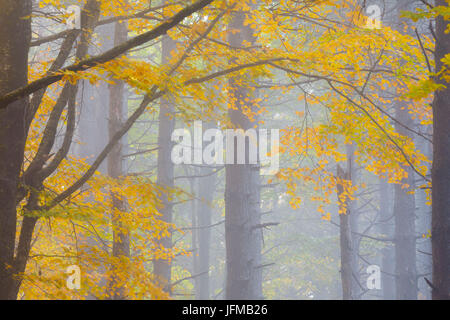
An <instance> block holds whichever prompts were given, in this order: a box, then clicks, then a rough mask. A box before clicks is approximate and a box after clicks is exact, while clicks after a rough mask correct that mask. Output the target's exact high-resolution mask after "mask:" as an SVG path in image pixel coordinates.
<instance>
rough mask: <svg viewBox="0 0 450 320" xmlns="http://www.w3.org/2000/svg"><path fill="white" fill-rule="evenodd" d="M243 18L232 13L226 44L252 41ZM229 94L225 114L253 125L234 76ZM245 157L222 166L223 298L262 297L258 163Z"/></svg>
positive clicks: (247, 96)
mask: <svg viewBox="0 0 450 320" xmlns="http://www.w3.org/2000/svg"><path fill="white" fill-rule="evenodd" d="M244 20H245V13H244V12H236V13H234V14H233V18H232V21H231V23H230V28H231V29H233V30H236V29H238V30H240V32H237V33H233V32H231V33H230V34H229V43H230V45H231V46H233V47H239V46H242V44H243V41H246V42H247V43H254V41H255V39H254V36H253V32H252V29H251V28H250V27H249V26H244ZM230 93H231V100H232V101H233V102H232V103H233V104H234V106H233V107H234V108H230V109H229V117H230V119H231V122H232V123H233V125H234V126H235V127H237V128H240V129H243V130H247V129H249V128H254V127H255V124H256V122H251V121H250V120H249V119H248V117H247V116H246V115H245V114H244V113H243V108H244V107H246V106H248V105H249V102H248V101H251V99H252V98H253V97H252V96H251V95H250V92H249V89H247V88H245V87H242V86H240V85H239V84H237V79H232V80H230ZM252 108H253V106H252ZM248 140H249V139H246V143H245V145H246V153H248V151H249V148H250V141H248ZM227 144H228V141H227ZM236 145H237V144H236V143H235V144H234V154H235V158H236V152H237V148H236ZM228 148H229V146H227V149H228ZM248 160H249V159H246V161H247V162H246V164H227V165H226V186H225V238H226V264H227V275H226V290H225V292H226V299H238V300H242V299H262V266H261V244H262V233H261V232H262V231H261V229H260V227H259V226H260V221H261V212H260V180H259V170H260V169H259V165H255V164H253V165H252V164H249V161H248ZM235 163H236V162H235Z"/></svg>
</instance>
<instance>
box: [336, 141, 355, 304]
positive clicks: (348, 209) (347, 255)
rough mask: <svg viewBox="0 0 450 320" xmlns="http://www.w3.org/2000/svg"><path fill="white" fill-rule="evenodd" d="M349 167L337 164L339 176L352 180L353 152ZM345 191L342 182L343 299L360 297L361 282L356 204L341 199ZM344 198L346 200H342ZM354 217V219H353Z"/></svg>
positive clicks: (338, 192)
mask: <svg viewBox="0 0 450 320" xmlns="http://www.w3.org/2000/svg"><path fill="white" fill-rule="evenodd" d="M347 154H348V158H347V168H346V169H345V170H344V169H342V168H341V166H339V165H338V166H337V176H338V177H339V178H340V179H342V180H347V181H352V173H353V172H354V169H353V165H354V163H353V156H352V154H353V152H350V149H349V152H347ZM343 192H344V187H343V186H342V184H338V185H337V195H338V199H340V202H339V211H340V214H339V228H340V230H339V231H340V232H339V235H340V251H341V280H342V298H343V300H356V299H358V292H359V291H360V290H359V284H358V281H359V280H358V275H359V271H358V269H357V265H358V254H357V244H356V242H357V241H356V240H357V239H355V237H354V234H353V232H354V229H355V227H356V223H355V220H354V217H352V215H354V214H356V212H353V211H354V210H353V211H352V208H354V205H353V204H352V203H351V202H352V201H351V200H349V199H348V198H346V199H341V197H342V194H343ZM341 200H344V202H341ZM352 219H353V221H352Z"/></svg>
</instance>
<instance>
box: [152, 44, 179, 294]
mask: <svg viewBox="0 0 450 320" xmlns="http://www.w3.org/2000/svg"><path fill="white" fill-rule="evenodd" d="M175 44H176V42H175V41H174V40H172V39H171V38H170V37H169V36H164V37H163V40H162V50H161V51H162V52H161V54H162V57H161V60H162V64H167V63H168V62H169V60H170V57H171V55H170V53H171V51H173V50H174V49H175ZM174 110H175V108H174V105H173V103H172V102H171V101H170V97H164V98H161V103H160V111H159V128H158V147H159V149H158V163H157V166H158V169H157V170H158V177H157V184H158V185H159V186H161V187H163V188H169V189H172V188H173V186H174V177H173V175H174V165H173V162H172V159H171V152H172V146H173V142H172V139H171V138H172V132H173V130H174V128H175V118H174V116H175V115H174ZM169 192H170V190H167V191H166V192H162V193H161V198H160V201H161V204H162V208H161V209H160V213H161V215H162V216H161V219H162V220H163V221H165V222H167V223H171V222H172V207H173V204H172V201H171V199H170V196H169ZM157 243H158V244H160V245H161V246H163V247H164V248H166V249H170V248H171V247H172V237H171V236H168V237H162V238H161V239H159V240H157ZM171 267H172V266H171V262H170V261H168V260H162V259H158V260H155V261H154V262H153V269H154V270H153V273H154V275H155V277H156V280H157V282H158V283H159V286H160V287H162V288H163V289H164V290H165V291H167V292H169V293H170V279H171Z"/></svg>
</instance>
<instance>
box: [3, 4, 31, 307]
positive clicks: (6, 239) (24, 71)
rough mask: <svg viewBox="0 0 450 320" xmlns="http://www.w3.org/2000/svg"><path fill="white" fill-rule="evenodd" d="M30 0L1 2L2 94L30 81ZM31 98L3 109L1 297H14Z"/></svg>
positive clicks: (15, 293)
mask: <svg viewBox="0 0 450 320" xmlns="http://www.w3.org/2000/svg"><path fill="white" fill-rule="evenodd" d="M30 14H31V1H29V0H24V1H17V0H1V1H0V43H1V48H0V69H1V70H0V95H3V94H5V93H7V92H9V91H12V90H15V89H17V88H20V87H23V86H25V85H26V84H27V82H28V50H29V44H30V40H31V20H30V18H29V15H30ZM28 107H29V100H28V98H22V99H20V100H17V101H14V102H13V103H11V104H10V105H8V107H6V108H4V109H2V110H0V203H1V207H0V299H15V298H16V296H17V292H16V289H15V287H16V286H15V284H14V280H13V271H14V270H13V266H14V250H15V244H16V241H15V239H16V223H17V212H16V198H17V190H18V187H19V186H18V183H19V176H20V171H21V167H22V162H23V155H24V148H25V139H26V138H25V137H26V131H27V130H26V122H25V112H26V110H27V108H28Z"/></svg>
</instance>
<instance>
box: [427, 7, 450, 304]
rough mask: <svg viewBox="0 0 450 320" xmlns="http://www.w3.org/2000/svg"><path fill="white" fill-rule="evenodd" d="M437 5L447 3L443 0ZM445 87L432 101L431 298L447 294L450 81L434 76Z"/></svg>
mask: <svg viewBox="0 0 450 320" xmlns="http://www.w3.org/2000/svg"><path fill="white" fill-rule="evenodd" d="M436 6H443V7H448V6H449V4H448V3H447V1H445V0H436ZM448 25H449V22H448V21H444V19H443V18H442V17H440V16H439V17H438V18H437V19H436V32H435V33H436V49H435V62H436V70H437V71H441V70H442V69H443V68H444V66H443V63H442V62H441V60H442V59H443V58H444V57H445V56H446V55H448V54H449V53H450V34H449V33H447V32H446V30H447V29H448ZM437 81H438V82H439V83H441V84H443V85H445V87H446V88H445V89H443V90H439V91H436V93H435V96H434V101H433V119H434V120H433V147H434V149H433V169H432V173H431V174H432V181H433V190H432V193H433V195H432V201H433V208H432V226H431V228H432V230H431V233H432V238H431V244H432V254H433V290H432V296H433V299H449V298H450V125H449V123H450V84H449V83H448V82H446V81H444V80H437Z"/></svg>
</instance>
